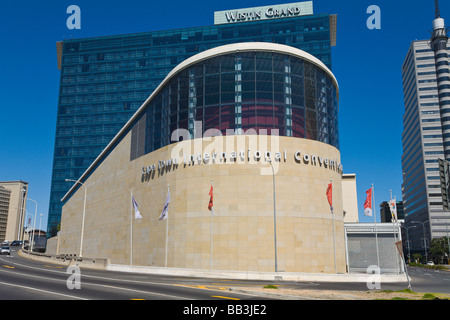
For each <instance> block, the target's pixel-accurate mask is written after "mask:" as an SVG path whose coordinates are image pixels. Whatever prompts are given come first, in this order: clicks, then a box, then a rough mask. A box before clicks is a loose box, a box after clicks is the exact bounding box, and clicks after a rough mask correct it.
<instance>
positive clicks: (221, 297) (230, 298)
mask: <svg viewBox="0 0 450 320" xmlns="http://www.w3.org/2000/svg"><path fill="white" fill-rule="evenodd" d="M211 298H220V299H228V300H240V299H238V298H232V297H224V296H211Z"/></svg>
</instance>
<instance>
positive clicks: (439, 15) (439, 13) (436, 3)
mask: <svg viewBox="0 0 450 320" xmlns="http://www.w3.org/2000/svg"><path fill="white" fill-rule="evenodd" d="M434 6H435V7H436V12H435V16H436V19H438V18H440V17H441V11H440V10H439V0H434Z"/></svg>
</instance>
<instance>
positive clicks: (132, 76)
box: [47, 1, 337, 237]
mask: <svg viewBox="0 0 450 320" xmlns="http://www.w3.org/2000/svg"><path fill="white" fill-rule="evenodd" d="M202 14H203V13H202ZM198 18H199V20H200V17H198ZM213 18H214V24H212V21H213ZM194 20H196V19H194V17H193V21H194ZM204 20H205V19H204ZM336 21H337V16H336V15H335V14H328V13H315V12H314V10H313V2H312V1H304V2H296V3H287V4H277V5H268V6H263V7H254V8H242V9H228V10H225V11H216V12H214V15H212V14H211V25H206V26H193V27H187V28H180V29H173V30H156V31H145V32H141V33H133V34H119V35H107V36H98V37H89V38H71V39H65V40H62V41H58V42H57V44H56V48H57V57H58V61H57V62H58V63H57V65H58V69H59V70H60V84H59V91H58V92H59V97H58V111H57V115H56V117H57V120H56V128H55V144H54V158H53V168H52V178H51V191H50V200H49V213H48V223H47V231H48V232H47V234H48V236H49V237H53V236H56V233H57V231H58V230H59V225H60V222H61V212H62V206H63V203H62V202H61V198H62V197H63V196H64V195H65V194H66V193H67V191H68V190H69V189H70V188H71V186H72V184H73V182H72V181H69V182H67V181H66V179H72V180H78V178H79V177H80V176H81V175H82V174H83V173H84V172H85V171H86V169H87V168H88V167H89V166H90V164H91V163H92V162H93V161H94V160H95V159H96V158H97V157H98V155H99V154H100V152H101V151H102V150H103V149H104V148H105V147H106V146H107V145H108V143H109V142H110V141H111V140H112V139H113V138H114V136H115V135H116V134H117V133H118V132H119V130H120V129H121V128H122V127H123V126H124V125H125V124H126V123H127V121H128V120H129V119H130V118H131V117H132V116H133V114H134V113H135V112H136V111H137V110H138V108H139V107H140V106H141V105H142V104H143V103H144V101H145V100H146V99H147V98H148V96H149V95H150V94H151V93H152V92H153V91H154V90H155V89H156V88H157V87H158V85H159V84H160V83H161V82H162V81H163V80H164V79H165V77H166V76H167V75H168V74H169V72H170V71H171V70H173V69H174V68H175V67H176V66H177V65H179V64H180V63H182V62H183V61H185V60H186V59H188V58H190V57H192V56H194V55H196V54H198V53H201V52H203V51H205V50H209V49H212V48H216V47H219V46H222V45H226V44H232V43H240V42H268V43H278V44H285V45H288V46H291V47H294V48H297V49H300V50H303V51H305V52H308V53H310V54H312V55H313V56H315V57H316V58H317V59H319V60H321V61H322V62H323V63H324V64H325V65H326V66H327V67H328V68H329V69H330V70H331V69H332V57H331V49H332V47H333V46H335V45H336ZM55 65H56V64H55ZM226 90H229V89H226ZM227 92H228V93H229V91H227ZM206 99H209V96H206ZM181 110H186V109H181ZM209 111H211V112H212V111H214V110H213V109H211V110H209V109H208V112H209ZM233 112H234V111H233ZM221 115H222V118H221V119H219V118H217V119H216V120H214V121H216V122H217V121H218V120H220V121H222V123H223V124H222V126H223V128H226V127H227V125H226V124H225V122H223V121H225V115H226V113H225V110H223V113H221ZM229 115H230V117H231V114H229ZM217 117H219V115H218V116H217ZM180 118H181V119H182V120H181V121H183V119H184V120H185V121H187V119H188V117H187V116H186V117H185V116H184V115H183V114H181V116H180ZM172 120H173V121H172ZM243 120H245V118H244V119H243ZM177 121H178V120H176V119H171V123H172V124H173V123H176V122H177ZM214 121H212V120H211V121H210V122H209V123H205V124H204V126H205V128H210V127H212V126H213V125H214V123H215V122H214ZM242 126H243V127H245V126H246V124H245V123H242ZM293 126H295V125H293ZM290 127H291V126H290V125H289V127H287V129H288V130H291V128H290ZM218 129H220V128H218ZM292 130H294V129H292ZM157 135H158V136H155V137H154V138H153V141H152V142H151V143H152V146H147V147H151V148H155V149H158V148H160V147H163V146H164V145H166V144H167V141H166V140H164V139H167V137H168V133H167V132H158V133H157Z"/></svg>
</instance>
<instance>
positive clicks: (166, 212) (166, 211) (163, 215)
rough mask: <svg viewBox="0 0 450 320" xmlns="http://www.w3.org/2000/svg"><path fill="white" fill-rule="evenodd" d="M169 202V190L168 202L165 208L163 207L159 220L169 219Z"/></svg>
mask: <svg viewBox="0 0 450 320" xmlns="http://www.w3.org/2000/svg"><path fill="white" fill-rule="evenodd" d="M169 203H170V191H169V190H167V198H166V203H165V204H164V208H163V209H162V212H161V215H160V216H159V220H165V219H167V215H168V214H169Z"/></svg>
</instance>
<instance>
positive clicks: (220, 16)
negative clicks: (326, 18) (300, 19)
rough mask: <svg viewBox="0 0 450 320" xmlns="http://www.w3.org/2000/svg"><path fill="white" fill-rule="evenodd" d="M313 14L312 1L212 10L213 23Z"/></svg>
mask: <svg viewBox="0 0 450 320" xmlns="http://www.w3.org/2000/svg"><path fill="white" fill-rule="evenodd" d="M309 14H313V5H312V1H306V2H297V3H288V4H281V5H275V6H264V7H255V8H246V9H238V10H226V11H216V12H214V24H226V23H236V22H245V21H256V20H267V19H275V18H289V17H296V16H303V15H309Z"/></svg>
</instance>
